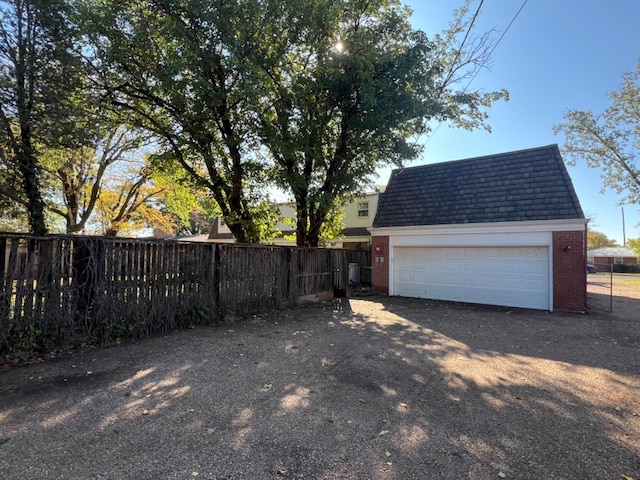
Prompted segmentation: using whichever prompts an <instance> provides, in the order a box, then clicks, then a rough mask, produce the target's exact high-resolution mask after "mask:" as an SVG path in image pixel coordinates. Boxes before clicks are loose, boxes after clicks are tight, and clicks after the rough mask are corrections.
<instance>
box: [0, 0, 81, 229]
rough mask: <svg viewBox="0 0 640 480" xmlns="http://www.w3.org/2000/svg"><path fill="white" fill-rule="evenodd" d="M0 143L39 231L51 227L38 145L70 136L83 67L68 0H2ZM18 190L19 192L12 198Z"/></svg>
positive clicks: (8, 193)
mask: <svg viewBox="0 0 640 480" xmlns="http://www.w3.org/2000/svg"><path fill="white" fill-rule="evenodd" d="M0 17H1V18H2V22H1V23H0V142H2V145H3V148H2V150H3V151H4V152H5V153H6V155H5V158H4V160H5V162H6V164H7V165H9V167H10V169H11V171H12V173H14V174H15V178H17V179H18V180H19V184H18V182H14V183H15V185H14V186H16V187H19V191H20V193H19V194H18V193H16V190H8V189H7V188H6V186H5V185H2V187H4V188H3V189H1V190H0V193H4V194H5V195H6V196H8V197H10V198H13V199H14V200H15V201H22V202H24V206H25V208H26V211H27V215H28V220H29V225H30V228H31V230H32V232H33V233H35V234H38V235H42V234H45V233H46V232H47V226H46V221H45V212H44V210H45V202H44V200H43V196H42V188H41V182H40V177H41V173H42V172H41V165H40V162H39V158H38V151H37V149H36V144H37V143H40V144H47V143H58V142H60V141H61V140H62V139H65V140H68V139H69V137H68V133H69V130H68V129H67V127H68V125H69V123H70V122H69V120H70V118H71V117H72V114H71V112H70V110H69V102H68V101H67V99H68V98H69V96H70V95H71V94H72V93H73V92H74V91H75V90H76V89H77V88H78V86H79V81H80V75H79V72H80V71H81V65H82V64H81V62H80V60H79V55H77V53H76V52H75V51H74V47H75V45H74V31H73V28H72V25H71V23H70V21H69V5H68V3H67V2H65V1H64V0H1V1H0ZM12 194H15V197H12Z"/></svg>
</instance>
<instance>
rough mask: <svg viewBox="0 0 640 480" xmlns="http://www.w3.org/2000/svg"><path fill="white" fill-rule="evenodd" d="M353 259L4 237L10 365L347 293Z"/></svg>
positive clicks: (207, 246)
mask: <svg viewBox="0 0 640 480" xmlns="http://www.w3.org/2000/svg"><path fill="white" fill-rule="evenodd" d="M348 261H349V257H348V252H347V251H346V250H336V249H306V248H290V247H275V246H260V245H257V246H246V245H234V244H213V243H177V242H164V241H144V240H132V239H117V238H104V237H80V236H47V237H38V238H36V237H30V236H18V235H0V359H2V358H7V357H10V356H16V355H23V354H33V353H38V352H40V353H43V352H49V351H52V350H54V349H56V348H65V347H68V346H70V345H74V344H81V343H86V342H91V343H102V342H106V341H109V340H110V339H113V338H118V337H136V338H137V337H142V336H145V335H149V334H153V333H159V332H164V331H169V330H172V329H176V328H180V327H185V326H191V325H197V324H210V323H216V322H218V321H220V319H221V318H224V316H225V315H226V314H227V313H231V312H233V313H239V314H245V313H250V312H263V311H267V310H272V309H277V308H283V307H286V306H290V305H295V304H296V302H297V301H298V300H299V299H301V298H309V297H313V296H315V295H324V296H325V297H326V296H330V295H332V294H333V292H334V291H340V292H344V291H346V288H347V283H348V278H347V275H348Z"/></svg>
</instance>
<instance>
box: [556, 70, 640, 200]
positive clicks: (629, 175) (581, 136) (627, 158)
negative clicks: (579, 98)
mask: <svg viewBox="0 0 640 480" xmlns="http://www.w3.org/2000/svg"><path fill="white" fill-rule="evenodd" d="M608 97H609V100H610V105H609V107H607V108H606V109H605V110H604V111H603V112H602V113H593V112H588V111H583V110H571V111H570V112H568V113H567V114H566V115H565V123H563V124H560V125H556V126H555V127H554V131H555V133H556V134H558V133H563V134H564V136H565V142H564V149H563V150H564V153H565V154H566V155H567V157H568V163H570V164H571V165H575V164H576V163H577V162H578V161H579V160H584V161H585V162H586V164H587V165H588V166H589V167H591V168H599V169H602V179H603V190H605V189H612V190H614V191H615V192H617V193H618V194H620V195H621V196H622V202H624V203H630V204H636V205H637V204H640V156H639V153H638V152H640V60H638V63H637V64H636V69H635V71H632V72H627V73H625V74H624V75H623V79H622V85H621V86H620V89H619V90H618V91H613V92H610V93H609V94H608Z"/></svg>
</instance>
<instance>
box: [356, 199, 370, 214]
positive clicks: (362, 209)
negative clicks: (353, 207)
mask: <svg viewBox="0 0 640 480" xmlns="http://www.w3.org/2000/svg"><path fill="white" fill-rule="evenodd" d="M358 216H359V217H368V216H369V202H358Z"/></svg>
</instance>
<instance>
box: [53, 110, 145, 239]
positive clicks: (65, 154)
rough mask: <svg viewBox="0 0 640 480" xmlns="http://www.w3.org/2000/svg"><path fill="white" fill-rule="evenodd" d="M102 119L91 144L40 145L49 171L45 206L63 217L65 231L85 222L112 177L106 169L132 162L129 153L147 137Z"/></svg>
mask: <svg viewBox="0 0 640 480" xmlns="http://www.w3.org/2000/svg"><path fill="white" fill-rule="evenodd" d="M102 120H103V122H102V124H101V125H100V130H102V132H101V133H102V135H101V136H100V135H98V136H96V139H95V143H94V144H93V145H92V146H90V147H89V146H87V147H76V148H73V147H58V148H50V149H43V154H42V162H41V163H42V166H43V169H44V170H46V171H47V172H48V178H47V180H48V181H47V182H46V183H47V187H48V199H49V202H48V205H47V209H48V210H49V211H51V212H52V213H54V214H55V215H58V216H59V217H60V218H63V219H64V221H65V230H66V232H67V233H78V232H81V231H83V230H84V229H85V227H86V226H87V222H89V219H90V218H91V215H92V214H93V211H94V208H95V205H96V202H97V201H98V197H99V196H100V194H101V190H102V186H103V183H105V182H108V181H111V179H109V177H108V175H107V177H105V175H106V174H107V170H108V169H111V170H113V169H117V168H123V165H127V164H129V166H131V164H132V163H131V162H130V161H129V160H130V159H129V156H130V155H131V154H133V153H134V152H136V151H139V150H140V149H141V148H142V147H144V146H145V144H146V143H147V141H148V140H147V139H145V138H144V137H143V136H141V135H140V134H138V133H137V132H134V131H132V130H130V129H126V128H124V127H117V126H113V125H109V124H108V121H106V120H105V119H102ZM79 128H82V127H81V126H79ZM97 129H98V128H97V127H96V130H97ZM118 164H120V165H118ZM141 168H144V167H141ZM114 174H115V172H114ZM111 183H113V182H112V181H111Z"/></svg>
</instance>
